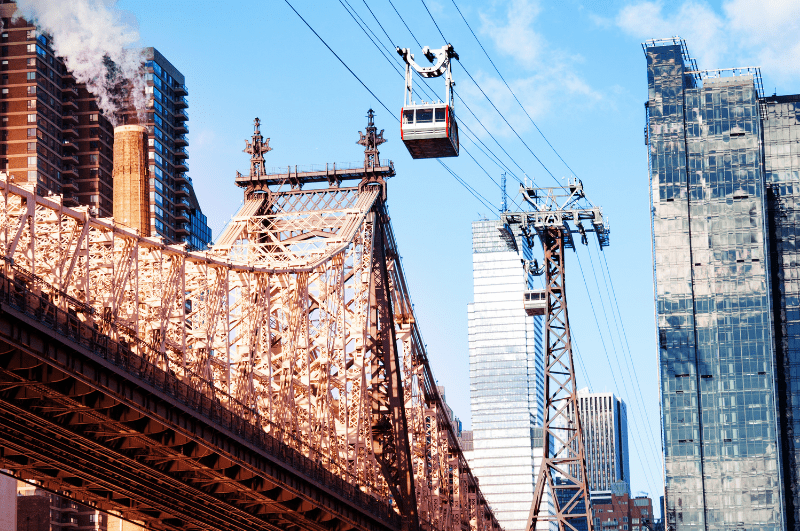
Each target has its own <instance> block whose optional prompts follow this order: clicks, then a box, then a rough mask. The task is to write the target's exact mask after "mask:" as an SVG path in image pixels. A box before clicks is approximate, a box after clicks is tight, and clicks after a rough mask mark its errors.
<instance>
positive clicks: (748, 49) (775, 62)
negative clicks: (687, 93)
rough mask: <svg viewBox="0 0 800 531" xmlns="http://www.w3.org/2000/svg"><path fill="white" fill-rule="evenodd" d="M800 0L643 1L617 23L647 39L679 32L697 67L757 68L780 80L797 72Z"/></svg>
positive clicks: (630, 7) (628, 8) (799, 69)
mask: <svg viewBox="0 0 800 531" xmlns="http://www.w3.org/2000/svg"><path fill="white" fill-rule="evenodd" d="M798 11H800V0H769V1H766V2H756V1H753V0H726V1H725V2H723V4H722V6H721V8H720V9H715V8H713V7H711V6H710V5H709V4H708V3H706V2H702V1H698V0H684V1H683V2H682V3H678V4H667V3H665V2H663V1H653V0H647V1H644V2H638V3H635V4H631V5H628V6H626V7H624V8H623V9H622V10H620V12H619V13H618V15H617V18H616V23H617V26H619V27H620V28H621V29H622V30H623V31H625V32H626V33H628V34H629V35H632V36H634V37H637V38H639V39H642V40H645V39H650V38H659V37H671V36H675V35H679V36H680V37H682V38H683V39H685V40H686V44H687V46H688V48H689V52H690V53H691V54H692V55H693V56H694V57H695V58H696V59H697V60H698V66H699V67H700V68H708V69H713V68H726V67H734V66H761V67H762V70H763V72H764V74H765V75H769V76H771V77H774V78H776V79H779V80H781V81H790V80H793V81H796V80H797V78H798V77H799V76H800V16H798Z"/></svg>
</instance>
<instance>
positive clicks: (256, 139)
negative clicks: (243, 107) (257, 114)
mask: <svg viewBox="0 0 800 531" xmlns="http://www.w3.org/2000/svg"><path fill="white" fill-rule="evenodd" d="M253 126H254V132H253V137H252V141H250V142H248V141H247V140H245V141H244V145H245V148H244V152H245V153H249V154H250V178H257V177H260V176H262V175H264V155H265V154H267V153H269V152H270V151H272V148H271V147H269V138H268V139H266V140H264V137H263V136H261V120H259V119H258V118H256V119H255V120H253Z"/></svg>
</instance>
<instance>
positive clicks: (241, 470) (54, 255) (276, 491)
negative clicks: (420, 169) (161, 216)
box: [0, 111, 500, 531]
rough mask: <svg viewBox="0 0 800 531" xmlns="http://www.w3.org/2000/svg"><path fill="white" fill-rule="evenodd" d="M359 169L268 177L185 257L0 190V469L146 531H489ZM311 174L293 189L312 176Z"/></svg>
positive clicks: (1, 184)
mask: <svg viewBox="0 0 800 531" xmlns="http://www.w3.org/2000/svg"><path fill="white" fill-rule="evenodd" d="M382 135H383V132H382V131H381V133H377V130H376V128H375V126H374V123H373V118H372V112H371V111H370V117H369V124H368V127H367V129H366V134H361V140H359V143H360V144H361V145H363V146H364V147H365V161H364V165H363V166H362V167H359V168H339V169H338V170H337V169H333V170H332V171H328V170H327V169H326V170H325V171H324V172H323V171H321V170H315V171H313V172H310V173H309V175H306V174H304V173H298V172H297V170H295V172H294V173H292V171H291V169H288V171H287V172H286V173H285V174H279V175H269V174H267V173H266V172H265V170H264V165H263V162H264V158H263V157H264V154H265V153H266V152H267V151H269V150H270V148H269V139H266V140H264V139H263V137H262V136H261V133H260V131H259V123H258V121H256V125H255V132H254V134H253V137H252V140H251V141H250V142H247V148H246V149H245V151H246V152H247V153H249V154H250V155H251V168H250V175H249V176H243V175H238V177H237V179H236V182H237V184H238V185H240V186H242V187H243V188H244V195H245V201H244V204H243V206H242V208H241V210H240V211H239V213H238V214H237V215H236V216H235V217H234V218H233V219H232V221H231V223H230V224H229V226H228V227H227V228H226V230H225V231H224V233H223V234H222V236H221V237H220V238H219V239H218V243H217V244H216V245H215V246H214V247H213V248H211V249H209V250H208V251H205V252H187V251H186V249H185V247H182V246H175V245H166V244H164V243H163V242H162V241H161V240H160V239H158V238H149V237H142V236H140V235H139V234H137V232H136V231H135V230H133V229H130V228H127V227H125V226H122V225H120V224H118V223H115V221H114V220H113V219H98V218H94V217H92V216H90V215H89V213H88V210H87V208H86V207H76V208H68V207H66V206H64V204H63V203H62V200H61V198H60V197H59V196H50V197H40V196H37V195H36V194H35V193H34V191H35V189H34V188H33V187H30V186H27V185H17V184H14V183H13V182H9V181H8V180H7V178H3V177H0V258H2V261H1V262H0V468H2V469H5V471H6V472H5V473H8V474H11V475H12V476H14V477H17V478H20V479H23V480H26V481H35V482H38V484H39V485H41V486H42V487H43V488H46V489H49V490H52V491H53V492H56V493H58V494H61V495H64V496H67V497H69V498H72V499H74V500H77V501H79V502H81V503H85V504H88V505H90V506H94V507H97V508H98V509H100V510H103V511H114V512H116V513H118V514H120V515H121V516H122V517H123V518H126V519H129V520H132V521H136V522H141V523H142V524H143V525H145V526H147V527H148V528H150V529H159V530H161V529H163V530H175V531H177V530H211V529H216V530H229V529H230V530H233V529H236V530H253V531H255V530H269V531H276V530H299V529H304V530H312V531H348V530H351V529H355V530H359V531H401V530H402V531H417V530H425V531H428V530H429V531H450V530H452V531H455V530H461V531H494V530H499V529H500V527H499V525H498V522H497V520H496V519H495V517H494V516H493V514H492V512H491V510H490V508H489V507H488V505H487V502H486V500H485V499H484V497H483V496H482V494H481V492H480V489H479V487H478V482H477V480H476V479H475V477H474V476H473V475H472V473H471V472H470V469H469V466H468V465H467V462H466V460H465V459H464V456H463V454H462V452H461V450H460V448H459V445H458V441H457V439H456V434H455V431H454V429H453V426H452V425H451V422H450V419H449V418H448V416H447V413H446V408H445V407H444V404H443V402H442V399H441V397H440V395H439V394H438V392H437V388H436V385H435V380H434V378H433V376H432V373H431V369H430V366H429V364H428V355H427V352H426V351H425V346H424V344H423V342H422V341H421V338H420V332H419V329H418V325H417V321H416V319H415V316H414V311H413V306H412V304H411V299H410V295H409V291H408V288H407V285H406V280H405V277H404V274H403V271H402V268H401V263H400V260H399V258H398V257H399V254H398V249H397V244H396V241H395V238H394V235H393V233H392V227H391V224H390V223H389V217H388V214H387V208H386V179H387V178H388V177H391V176H393V175H394V167H393V165H392V164H391V163H390V162H388V163H385V164H382V163H381V161H380V155H379V153H378V146H379V145H380V144H381V143H382V142H383V136H382ZM312 174H313V175H312Z"/></svg>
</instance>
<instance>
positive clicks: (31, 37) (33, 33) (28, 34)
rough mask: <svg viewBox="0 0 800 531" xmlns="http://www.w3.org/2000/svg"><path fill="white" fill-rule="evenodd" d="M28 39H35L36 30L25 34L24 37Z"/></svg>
mask: <svg viewBox="0 0 800 531" xmlns="http://www.w3.org/2000/svg"><path fill="white" fill-rule="evenodd" d="M25 37H27V38H28V39H35V38H36V30H28V32H27V34H26V35H25Z"/></svg>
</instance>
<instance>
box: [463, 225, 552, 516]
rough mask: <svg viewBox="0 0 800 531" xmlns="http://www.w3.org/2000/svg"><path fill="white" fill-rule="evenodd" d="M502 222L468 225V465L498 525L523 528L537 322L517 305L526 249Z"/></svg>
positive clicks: (531, 464) (536, 377)
mask: <svg viewBox="0 0 800 531" xmlns="http://www.w3.org/2000/svg"><path fill="white" fill-rule="evenodd" d="M501 227H502V224H501V222H499V221H476V222H474V223H473V224H472V237H473V255H472V258H473V281H474V291H475V292H474V302H472V303H471V304H470V305H469V307H468V318H469V352H470V355H469V359H470V399H471V406H472V431H473V448H474V450H473V452H472V455H471V458H470V466H471V467H472V470H473V471H474V472H475V475H476V476H477V477H478V479H479V481H480V485H481V490H482V491H483V493H484V495H485V496H486V498H487V500H488V501H489V503H490V505H491V506H492V509H493V510H494V513H495V515H496V516H497V519H498V520H499V522H500V524H501V525H502V526H503V528H504V529H505V530H506V531H527V529H525V527H526V524H527V519H528V513H529V512H530V508H531V503H532V502H533V489H534V486H535V483H536V473H537V472H538V464H539V461H540V460H541V452H542V448H541V446H542V444H541V425H542V415H543V407H544V394H543V393H544V388H543V379H544V351H543V337H542V324H541V317H538V316H528V315H526V313H525V309H524V306H523V294H524V293H525V291H526V290H527V289H530V288H531V283H532V278H531V276H530V275H529V273H528V272H526V270H525V268H524V266H523V262H522V261H523V260H530V259H531V249H530V246H529V245H528V243H527V241H526V239H525V238H522V237H520V235H519V234H516V235H515V237H514V238H513V240H515V241H512V237H511V235H510V233H507V234H506V236H505V239H504V238H503V237H502V235H501V232H500V230H499V229H500V228H501ZM517 228H518V226H517ZM537 427H538V431H537Z"/></svg>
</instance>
